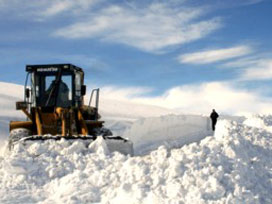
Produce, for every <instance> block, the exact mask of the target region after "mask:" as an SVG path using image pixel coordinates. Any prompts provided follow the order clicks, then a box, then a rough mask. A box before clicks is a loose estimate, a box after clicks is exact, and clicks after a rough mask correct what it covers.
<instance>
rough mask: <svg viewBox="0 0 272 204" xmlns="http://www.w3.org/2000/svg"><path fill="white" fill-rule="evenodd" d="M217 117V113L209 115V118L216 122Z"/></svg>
mask: <svg viewBox="0 0 272 204" xmlns="http://www.w3.org/2000/svg"><path fill="white" fill-rule="evenodd" d="M218 117H219V115H218V114H217V112H215V111H213V112H212V113H211V115H210V118H211V119H212V120H217V118H218Z"/></svg>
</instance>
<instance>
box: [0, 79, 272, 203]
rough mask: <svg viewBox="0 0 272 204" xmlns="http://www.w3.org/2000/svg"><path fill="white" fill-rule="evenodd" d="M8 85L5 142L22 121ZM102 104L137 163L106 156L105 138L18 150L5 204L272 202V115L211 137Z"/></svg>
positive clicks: (203, 122) (169, 119)
mask: <svg viewBox="0 0 272 204" xmlns="http://www.w3.org/2000/svg"><path fill="white" fill-rule="evenodd" d="M0 85H3V83H2V84H0ZM4 85H5V86H6V87H7V88H6V89H5V88H2V89H0V94H1V95H0V108H1V109H3V111H2V113H1V115H0V134H1V136H0V137H2V138H4V139H5V138H6V137H7V134H8V130H7V127H6V126H7V124H8V121H9V120H10V119H11V118H17V117H19V118H20V117H21V118H22V117H23V115H20V114H19V112H15V111H13V109H14V107H13V106H14V102H15V100H18V99H19V100H20V99H22V96H20V93H21V91H22V87H21V86H16V85H12V84H4ZM0 87H1V86H0ZM2 87H3V86H2ZM20 89H21V90H20ZM8 90H11V91H8ZM101 100H103V99H101ZM104 101H105V102H104V103H105V105H104V107H106V108H105V109H104V113H105V116H104V117H105V118H106V119H107V123H106V124H107V126H109V127H110V128H111V129H113V130H114V132H115V133H116V134H120V135H124V136H125V137H129V138H130V139H131V140H132V141H133V142H134V146H135V150H136V154H137V155H139V156H135V157H131V156H125V155H122V154H119V153H116V152H115V153H109V150H108V149H107V146H106V145H105V141H104V140H103V139H102V138H99V139H97V140H96V141H95V142H94V143H92V144H91V145H89V146H85V145H84V144H83V143H81V142H80V141H78V142H75V143H73V144H72V145H70V144H69V143H68V142H67V141H65V140H61V141H58V142H57V143H55V142H52V141H47V142H45V143H41V144H39V143H33V144H32V145H28V146H23V145H20V144H18V145H16V146H15V148H14V151H12V152H8V151H6V152H3V153H2V154H0V186H1V188H0V203H40V204H46V203H48V204H49V203H105V204H111V203H116V204H122V203H131V204H134V203H135V204H139V203H141V204H142V203H143V204H145V203H148V204H149V203H156V204H160V203H162V204H164V203H189V204H192V203H228V204H236V203H261V204H263V203H272V195H271V192H272V163H271V158H272V116H254V117H250V118H247V119H245V118H243V117H232V116H229V117H227V118H228V119H229V120H220V121H219V122H218V125H217V128H216V132H215V134H214V135H212V132H211V131H210V124H209V119H208V118H207V117H205V116H196V115H167V116H166V115H164V114H169V113H171V111H169V110H165V109H160V108H158V107H150V106H141V105H139V104H129V103H125V104H124V106H122V103H121V102H120V103H119V102H116V101H115V102H116V103H115V102H114V101H110V100H109V103H108V104H107V103H106V100H104ZM102 107H103V106H101V109H102ZM145 109H146V111H145ZM102 110H103V109H102ZM107 111H108V113H109V115H107ZM113 111H115V112H113ZM133 111H134V112H133ZM152 111H154V112H152ZM110 113H111V114H110ZM112 113H114V114H112ZM132 113H133V114H135V115H133V114H132ZM152 114H154V115H152ZM160 115H164V116H160ZM147 116H148V117H150V116H153V117H151V118H143V117H147ZM137 118H141V119H140V120H137V121H135V119H137ZM221 118H226V117H221ZM0 141H3V139H2V140H0ZM0 145H1V143H0Z"/></svg>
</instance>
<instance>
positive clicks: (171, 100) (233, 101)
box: [102, 82, 272, 114]
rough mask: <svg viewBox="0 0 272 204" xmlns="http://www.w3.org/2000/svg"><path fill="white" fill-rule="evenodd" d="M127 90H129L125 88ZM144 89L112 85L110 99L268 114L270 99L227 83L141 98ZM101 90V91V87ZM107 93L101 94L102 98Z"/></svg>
mask: <svg viewBox="0 0 272 204" xmlns="http://www.w3.org/2000/svg"><path fill="white" fill-rule="evenodd" d="M128 90H129V91H128ZM145 90H146V89H145V88H140V87H136V88H135V89H134V88H133V87H132V88H130V89H127V88H121V87H119V88H117V87H115V88H112V89H108V91H106V93H107V94H108V93H110V94H111V96H112V98H115V99H119V100H123V101H130V102H135V103H142V104H147V105H155V106H159V107H164V108H170V109H176V110H179V111H181V112H184V113H196V114H209V113H210V111H211V109H213V108H215V109H216V110H218V112H220V113H227V114H245V113H272V107H271V103H272V99H271V98H265V97H262V96H261V95H260V94H258V93H255V92H249V91H247V90H243V89H237V88H235V86H234V85H233V84H231V83H222V82H211V83H203V84H192V85H184V86H179V87H174V88H171V89H170V90H168V91H166V92H165V93H164V94H162V95H161V96H156V97H145V96H142V95H139V94H142V92H141V91H144V93H146V92H145ZM102 91H103V92H104V93H105V90H104V88H103V87H102ZM107 94H105V95H104V96H105V97H106V96H107Z"/></svg>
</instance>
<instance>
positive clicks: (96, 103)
mask: <svg viewBox="0 0 272 204" xmlns="http://www.w3.org/2000/svg"><path fill="white" fill-rule="evenodd" d="M99 91H100V90H99V88H98V89H93V90H92V93H91V96H90V101H89V107H90V106H91V103H92V100H93V95H94V92H96V99H95V108H96V109H97V110H98V106H99Z"/></svg>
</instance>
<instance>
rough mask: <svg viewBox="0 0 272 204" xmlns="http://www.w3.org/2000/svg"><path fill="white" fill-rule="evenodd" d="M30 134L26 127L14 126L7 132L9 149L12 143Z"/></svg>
mask: <svg viewBox="0 0 272 204" xmlns="http://www.w3.org/2000/svg"><path fill="white" fill-rule="evenodd" d="M30 135H31V131H30V130H28V129H26V128H16V129H13V130H11V131H10V133H9V149H11V148H12V146H13V144H14V143H15V142H17V141H19V140H20V139H22V138H24V137H28V136H30Z"/></svg>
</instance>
